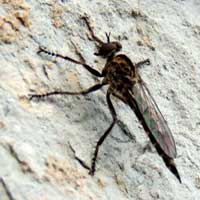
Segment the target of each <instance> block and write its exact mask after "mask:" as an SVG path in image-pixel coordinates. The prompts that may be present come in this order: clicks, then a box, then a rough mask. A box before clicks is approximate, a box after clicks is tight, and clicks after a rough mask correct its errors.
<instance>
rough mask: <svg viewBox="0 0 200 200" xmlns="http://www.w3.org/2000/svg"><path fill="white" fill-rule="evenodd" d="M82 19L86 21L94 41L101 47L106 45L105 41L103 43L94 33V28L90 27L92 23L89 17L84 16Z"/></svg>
mask: <svg viewBox="0 0 200 200" xmlns="http://www.w3.org/2000/svg"><path fill="white" fill-rule="evenodd" d="M82 19H83V20H84V21H85V23H86V25H87V27H88V30H89V31H90V34H91V36H92V39H93V40H94V41H96V42H98V43H99V44H100V45H102V44H104V42H103V41H101V40H100V39H99V38H98V37H97V36H96V35H95V34H94V31H93V28H92V27H91V25H90V21H89V18H88V16H87V15H85V16H83V17H82Z"/></svg>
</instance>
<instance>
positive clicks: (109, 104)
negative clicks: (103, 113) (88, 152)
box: [89, 90, 117, 175]
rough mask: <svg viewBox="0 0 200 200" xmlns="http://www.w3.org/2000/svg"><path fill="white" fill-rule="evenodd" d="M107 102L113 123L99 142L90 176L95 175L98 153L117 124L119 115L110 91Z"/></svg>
mask: <svg viewBox="0 0 200 200" xmlns="http://www.w3.org/2000/svg"><path fill="white" fill-rule="evenodd" d="M106 100H107V103H108V107H109V110H110V112H111V115H112V118H113V121H112V123H111V125H110V126H109V127H108V129H107V130H106V131H105V133H104V134H103V135H102V136H101V138H100V139H99V140H98V142H97V144H96V148H95V152H94V156H93V158H92V165H91V168H90V171H89V174H90V175H94V172H95V166H96V160H97V156H98V152H99V147H100V146H101V145H102V143H103V142H104V140H105V138H106V137H107V136H108V135H109V133H110V131H111V130H112V128H113V126H114V125H115V123H116V122H117V114H116V112H115V109H114V106H113V104H112V102H111V99H110V92H109V90H108V92H107V95H106Z"/></svg>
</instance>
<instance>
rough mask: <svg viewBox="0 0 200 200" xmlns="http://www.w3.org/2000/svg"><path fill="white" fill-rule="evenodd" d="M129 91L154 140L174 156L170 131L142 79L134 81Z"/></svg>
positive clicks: (171, 156) (173, 144)
mask: <svg viewBox="0 0 200 200" xmlns="http://www.w3.org/2000/svg"><path fill="white" fill-rule="evenodd" d="M131 92H132V95H133V96H134V97H133V98H135V100H136V102H137V105H138V108H139V110H140V112H141V113H142V115H143V117H144V120H145V122H146V124H147V126H148V128H149V130H150V131H151V133H152V135H153V136H154V138H155V140H156V141H157V143H158V144H159V145H160V147H161V148H162V150H163V151H164V152H165V153H166V154H167V155H168V156H169V157H170V158H175V157H176V146H175V142H174V139H173V136H172V133H171V131H170V129H169V127H168V125H167V122H166V121H165V119H164V117H163V115H162V114H161V112H160V110H159V108H158V106H157V104H156V102H155V100H154V99H153V97H152V96H151V94H150V92H149V90H148V88H147V87H146V85H145V83H144V82H143V81H142V80H141V82H138V83H136V84H135V85H134V86H133V88H132V91H131Z"/></svg>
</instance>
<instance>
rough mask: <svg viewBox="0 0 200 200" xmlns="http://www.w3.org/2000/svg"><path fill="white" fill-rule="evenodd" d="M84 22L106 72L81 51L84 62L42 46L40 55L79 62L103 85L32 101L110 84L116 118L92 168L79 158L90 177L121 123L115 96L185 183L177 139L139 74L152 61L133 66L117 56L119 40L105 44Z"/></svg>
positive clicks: (109, 99) (121, 55)
mask: <svg viewBox="0 0 200 200" xmlns="http://www.w3.org/2000/svg"><path fill="white" fill-rule="evenodd" d="M81 19H82V20H84V22H85V24H86V26H87V28H88V30H89V32H90V35H91V37H92V40H94V41H95V43H96V46H97V49H98V52H96V53H95V55H96V56H101V57H103V58H105V59H106V64H105V66H104V68H103V70H102V72H99V71H97V70H95V69H94V68H92V67H90V66H89V65H88V64H87V63H86V62H85V60H84V58H83V57H82V55H81V53H80V52H79V51H78V50H77V49H76V53H77V54H78V55H79V57H80V60H81V61H78V60H75V59H73V58H70V57H68V56H63V55H60V54H57V53H53V52H50V51H48V50H46V49H45V48H42V47H40V48H39V51H38V54H40V53H42V52H43V53H46V54H48V55H52V56H55V57H59V58H62V59H64V60H67V61H70V62H73V63H76V64H78V65H82V66H83V67H84V68H85V69H86V70H88V71H89V72H90V73H91V74H92V75H94V76H96V77H99V78H103V80H102V81H101V82H100V83H97V84H95V85H93V86H92V87H90V88H88V89H86V90H82V91H79V92H69V91H52V92H48V93H45V94H32V95H30V100H31V99H33V98H38V99H40V98H44V97H48V96H52V95H86V94H89V93H91V92H95V91H97V90H99V89H100V88H102V87H103V86H105V85H109V88H108V90H107V94H106V100H107V104H108V108H109V110H110V113H111V115H112V123H111V124H110V126H109V127H108V128H107V130H106V131H105V132H104V134H103V135H102V136H101V137H100V139H99V140H98V142H97V144H96V147H95V151H94V154H93V158H92V162H91V166H90V167H88V166H87V165H85V164H84V162H83V161H81V160H80V159H79V158H77V157H76V159H77V160H78V161H79V162H80V163H81V164H82V165H83V166H84V167H85V168H87V169H88V170H89V174H90V175H94V173H95V169H96V160H97V156H98V152H99V148H100V146H101V145H102V143H103V142H104V140H105V139H106V137H107V136H108V135H109V133H110V132H111V130H112V128H113V127H114V125H115V124H116V123H117V122H118V118H117V114H116V111H115V108H114V106H113V104H112V101H111V98H110V97H111V95H113V96H115V97H117V98H119V99H120V100H121V101H123V102H124V103H125V104H127V105H128V106H129V107H130V108H131V109H132V110H133V111H134V113H135V115H136V117H137V118H138V120H139V122H140V123H141V125H142V126H143V128H144V130H145V132H146V133H147V135H148V137H149V139H150V141H151V142H152V144H153V145H154V147H155V149H156V151H157V153H158V154H159V155H160V156H161V157H162V159H163V161H164V163H165V165H166V166H167V168H168V169H169V170H170V171H171V172H172V173H173V174H174V175H175V176H176V178H177V179H178V180H179V181H180V182H181V178H180V175H179V173H178V170H177V168H176V165H175V162H174V158H175V157H176V154H177V152H176V146H175V142H174V139H173V136H172V134H171V131H170V129H169V127H168V125H167V122H166V121H165V119H164V117H163V115H162V114H161V112H160V110H159V108H158V106H157V104H156V103H155V100H154V99H153V97H152V96H151V94H150V92H149V90H148V88H147V87H146V84H145V83H144V81H143V80H142V78H141V77H140V75H139V73H138V68H139V67H140V66H142V65H144V64H148V65H149V64H150V61H149V59H146V60H143V61H140V62H138V63H136V64H133V63H132V61H131V60H130V59H129V58H128V57H127V56H126V55H124V54H116V53H117V52H119V51H120V50H121V48H122V45H121V44H120V43H119V42H118V41H110V34H107V33H106V38H107V41H106V42H103V41H102V40H101V39H99V38H98V37H97V36H96V35H95V34H94V31H93V28H92V26H91V24H90V21H89V18H88V17H87V15H84V16H83V17H82V18H81Z"/></svg>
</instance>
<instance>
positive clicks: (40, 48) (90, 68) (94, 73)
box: [37, 47, 103, 77]
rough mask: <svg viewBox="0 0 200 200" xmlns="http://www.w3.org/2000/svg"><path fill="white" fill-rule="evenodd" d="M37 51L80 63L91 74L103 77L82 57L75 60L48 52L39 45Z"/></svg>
mask: <svg viewBox="0 0 200 200" xmlns="http://www.w3.org/2000/svg"><path fill="white" fill-rule="evenodd" d="M76 52H78V51H77V49H76ZM37 53H38V54H40V53H46V54H48V55H51V56H55V57H58V58H62V59H64V60H67V61H70V62H73V63H76V64H78V65H82V66H83V67H84V68H85V69H86V70H88V71H89V72H90V73H91V74H92V75H94V76H97V77H103V75H102V74H101V73H100V72H98V71H97V70H96V69H93V68H92V67H90V66H89V65H87V64H86V63H85V61H84V60H83V59H82V61H77V60H75V59H73V58H70V57H68V56H63V55H61V54H58V53H54V52H50V51H48V50H46V49H44V48H42V47H39V50H38V52H37ZM78 55H79V56H80V53H78ZM82 58H83V57H82Z"/></svg>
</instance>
